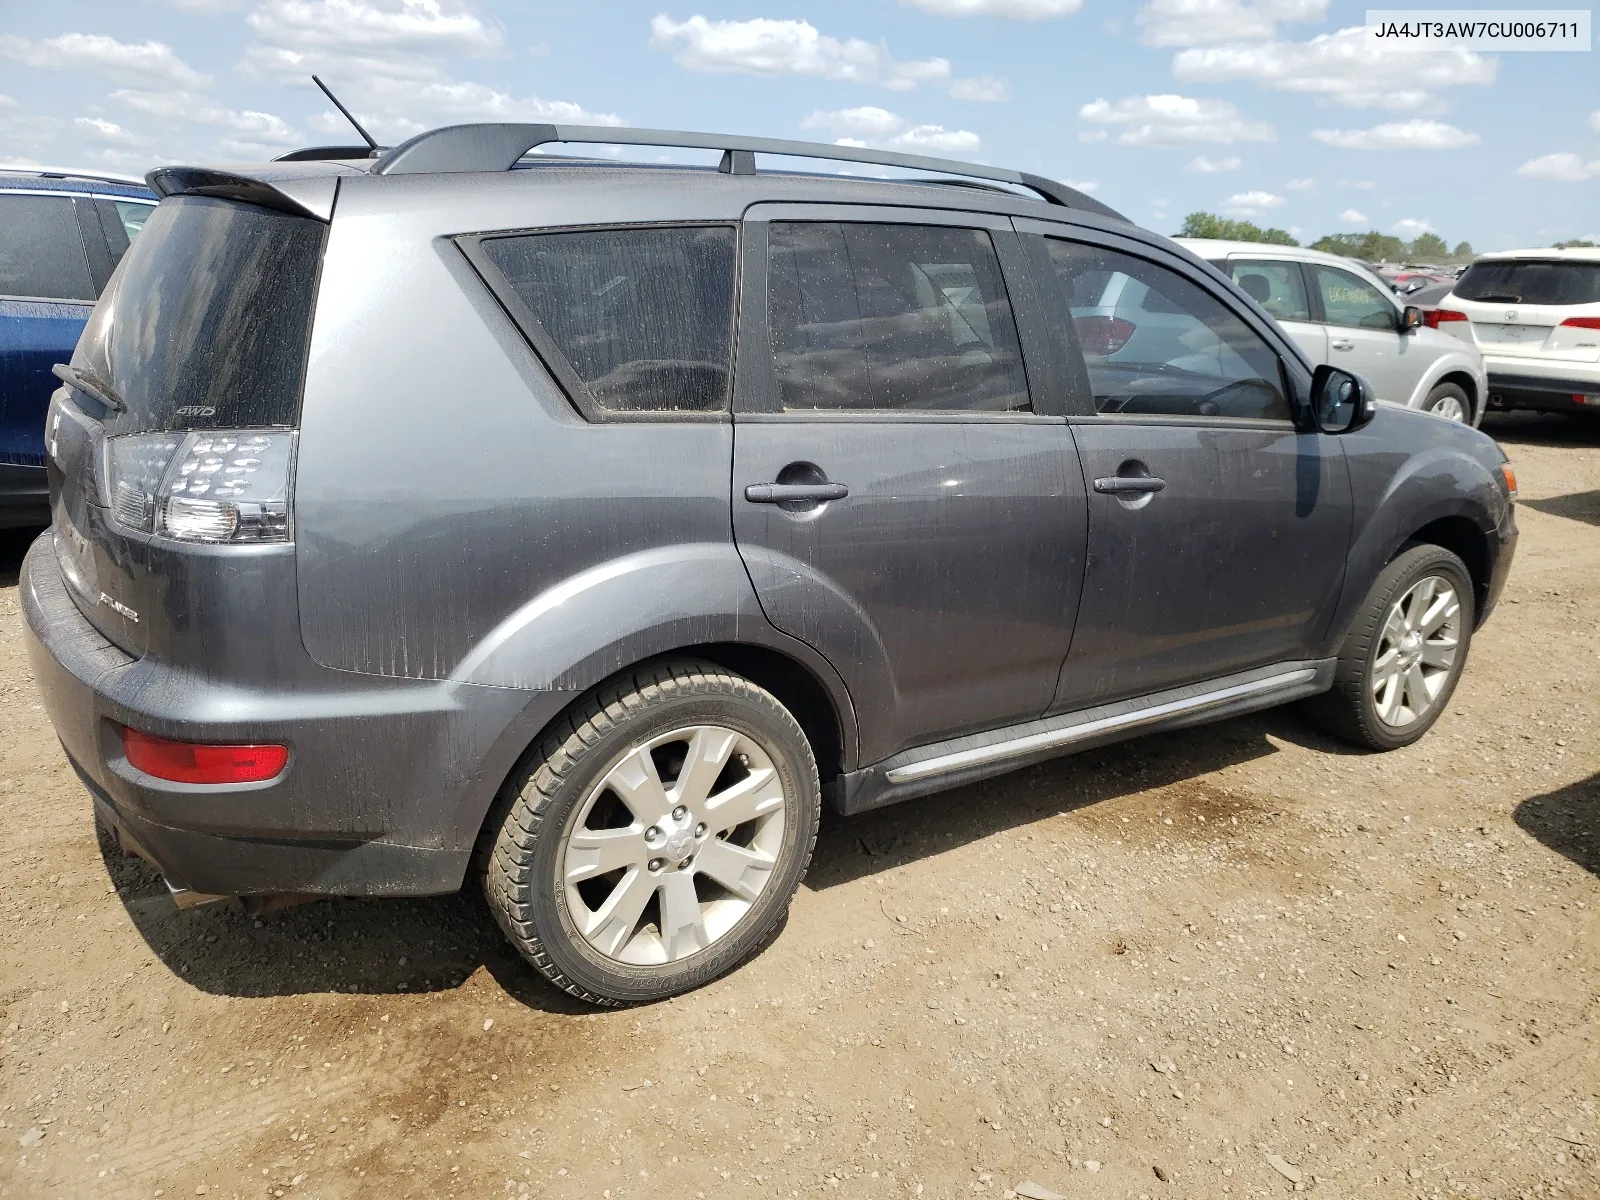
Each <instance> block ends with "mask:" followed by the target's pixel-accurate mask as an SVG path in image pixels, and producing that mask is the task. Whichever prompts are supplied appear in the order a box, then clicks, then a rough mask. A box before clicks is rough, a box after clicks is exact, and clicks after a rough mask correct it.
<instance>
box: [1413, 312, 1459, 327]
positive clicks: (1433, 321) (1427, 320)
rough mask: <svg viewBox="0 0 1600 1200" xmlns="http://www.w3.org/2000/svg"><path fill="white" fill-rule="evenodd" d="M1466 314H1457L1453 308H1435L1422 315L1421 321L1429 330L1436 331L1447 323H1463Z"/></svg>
mask: <svg viewBox="0 0 1600 1200" xmlns="http://www.w3.org/2000/svg"><path fill="white" fill-rule="evenodd" d="M1466 319H1467V314H1466V313H1460V312H1457V311H1456V310H1455V309H1453V308H1436V309H1433V310H1432V311H1431V312H1426V313H1424V314H1423V315H1422V320H1423V323H1424V324H1425V325H1427V327H1428V328H1429V329H1437V328H1439V326H1440V325H1442V324H1444V323H1445V322H1447V321H1465V320H1466Z"/></svg>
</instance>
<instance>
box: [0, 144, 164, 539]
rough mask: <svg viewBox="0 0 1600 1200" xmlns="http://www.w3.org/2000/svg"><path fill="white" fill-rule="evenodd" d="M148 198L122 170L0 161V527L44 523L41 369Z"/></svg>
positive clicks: (91, 296) (140, 218)
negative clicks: (61, 168) (11, 165)
mask: <svg viewBox="0 0 1600 1200" xmlns="http://www.w3.org/2000/svg"><path fill="white" fill-rule="evenodd" d="M155 203H156V197H155V195H154V193H152V192H151V191H150V189H149V188H147V187H145V186H144V185H143V184H142V183H139V182H137V181H136V180H134V179H132V178H131V177H121V178H119V177H117V176H102V175H95V174H89V173H79V172H72V171H57V170H53V169H51V168H48V167H38V168H32V169H29V168H4V169H0V528H8V527H12V526H19V525H47V524H49V523H50V493H49V485H48V483H47V481H46V479H45V465H44V461H45V459H44V455H45V447H44V414H45V409H47V408H48V407H49V405H50V393H51V392H53V391H55V389H56V388H57V387H58V386H60V385H59V383H58V382H57V380H56V379H55V377H54V376H53V375H52V374H51V373H50V368H51V367H52V366H53V365H54V364H55V363H59V362H66V361H67V360H68V359H70V358H71V357H72V348H73V347H74V346H76V345H77V344H78V335H79V334H80V333H82V332H83V326H84V322H86V321H87V320H88V319H89V313H90V311H91V310H92V309H93V307H94V302H95V301H96V300H97V299H98V298H99V296H100V291H101V289H102V288H104V287H105V285H106V281H107V280H108V279H110V278H111V271H112V269H113V268H114V267H115V266H116V265H117V262H118V261H119V260H120V259H121V258H122V256H123V254H124V253H125V252H126V251H127V249H128V246H129V244H130V243H131V242H132V241H133V239H134V238H135V237H136V236H137V235H138V233H139V229H140V227H141V226H143V225H144V221H145V218H146V217H148V216H149V215H150V213H151V212H152V211H153V210H154V206H155Z"/></svg>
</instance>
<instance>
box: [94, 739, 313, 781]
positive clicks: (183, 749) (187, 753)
mask: <svg viewBox="0 0 1600 1200" xmlns="http://www.w3.org/2000/svg"><path fill="white" fill-rule="evenodd" d="M122 751H123V753H124V754H126V755H127V756H128V762H129V763H131V764H132V765H133V766H135V767H137V768H138V769H139V770H141V771H143V772H144V773H145V774H146V775H154V776H155V777H156V778H157V779H170V780H171V781H172V782H173V783H261V782H262V781H264V780H267V779H271V778H273V777H274V776H276V775H277V774H279V773H280V772H281V771H282V770H283V768H284V765H285V764H286V763H287V762H288V761H289V747H287V746H273V745H260V746H258V745H249V746H214V745H207V744H205V743H201V742H174V741H169V740H168V739H166V738H159V737H152V736H150V735H149V734H148V733H140V732H139V731H138V730H137V729H128V728H124V729H123V731H122Z"/></svg>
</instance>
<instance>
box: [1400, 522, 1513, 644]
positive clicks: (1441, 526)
mask: <svg viewBox="0 0 1600 1200" xmlns="http://www.w3.org/2000/svg"><path fill="white" fill-rule="evenodd" d="M1417 545H1428V546H1438V547H1440V548H1441V549H1444V550H1448V551H1450V553H1451V554H1454V555H1455V556H1456V557H1457V558H1459V559H1460V560H1461V561H1462V563H1463V564H1465V565H1466V568H1467V574H1468V575H1470V576H1471V577H1472V599H1473V605H1472V611H1473V618H1474V623H1475V625H1476V624H1481V623H1482V621H1483V615H1484V613H1485V610H1486V609H1487V607H1488V599H1489V584H1490V579H1491V577H1492V575H1493V571H1494V564H1493V562H1492V561H1491V559H1490V553H1489V535H1488V534H1487V533H1486V532H1484V530H1483V529H1481V528H1479V526H1478V524H1477V522H1475V521H1473V520H1472V519H1471V518H1470V517H1466V516H1462V515H1460V514H1456V515H1453V516H1448V517H1440V518H1438V519H1437V520H1434V521H1430V522H1428V524H1426V525H1424V526H1422V527H1421V528H1420V529H1418V530H1416V531H1415V532H1413V533H1412V534H1411V536H1410V537H1408V538H1406V539H1405V540H1404V541H1402V542H1401V543H1400V545H1399V546H1397V547H1396V548H1395V550H1394V553H1393V554H1391V555H1390V556H1389V561H1390V562H1393V561H1394V559H1395V558H1396V557H1397V556H1398V555H1400V554H1402V553H1404V552H1405V550H1406V549H1407V548H1408V547H1411V546H1417Z"/></svg>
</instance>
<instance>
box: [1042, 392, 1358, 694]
mask: <svg viewBox="0 0 1600 1200" xmlns="http://www.w3.org/2000/svg"><path fill="white" fill-rule="evenodd" d="M1263 425H1264V423H1263ZM1072 432H1073V434H1074V436H1075V437H1076V438H1077V443H1078V453H1079V455H1080V456H1081V457H1082V460H1083V470H1084V474H1085V475H1086V476H1087V477H1088V478H1089V479H1091V480H1097V479H1102V478H1107V477H1112V476H1118V475H1123V474H1125V473H1126V471H1125V469H1122V468H1124V464H1126V463H1129V462H1130V461H1132V462H1137V463H1142V464H1143V466H1144V468H1145V469H1146V470H1147V471H1148V473H1149V474H1150V475H1152V476H1154V477H1155V478H1157V479H1160V480H1162V481H1164V482H1165V484H1166V486H1165V487H1164V488H1163V489H1162V490H1161V491H1159V492H1156V493H1153V494H1147V495H1145V496H1144V497H1143V499H1141V498H1140V496H1139V494H1137V493H1129V494H1127V495H1108V494H1095V495H1092V496H1091V497H1090V501H1089V544H1090V547H1091V551H1090V557H1089V564H1088V569H1087V573H1086V576H1085V579H1084V592H1083V600H1082V603H1081V604H1080V606H1079V612H1078V622H1077V628H1076V632H1075V634H1074V637H1073V643H1072V652H1071V654H1070V655H1069V656H1068V659H1067V663H1066V666H1065V668H1064V669H1063V671H1062V675H1061V684H1060V687H1059V689H1058V691H1057V694H1056V699H1055V704H1054V705H1053V707H1054V708H1055V709H1058V710H1067V709H1073V708H1084V707H1088V706H1090V705H1094V704H1103V703H1108V702H1111V701H1114V700H1120V699H1124V698H1126V697H1129V696H1135V695H1142V694H1145V693H1148V692H1154V691H1158V690H1159V689H1161V688H1164V687H1173V686H1177V685H1180V684H1184V683H1189V682H1194V681H1197V680H1202V679H1209V678H1214V677H1216V676H1219V675H1225V674H1228V673H1229V672H1231V671H1242V670H1247V669H1249V668H1250V667H1256V666H1263V665H1266V664H1268V663H1273V662H1281V661H1285V660H1289V659H1301V658H1309V657H1311V656H1312V655H1313V654H1314V653H1315V651H1316V647H1317V643H1318V641H1319V639H1320V638H1321V637H1322V635H1323V633H1324V631H1325V629H1326V626H1327V621H1328V619H1329V617H1330V616H1331V614H1332V611H1333V607H1334V604H1335V603H1336V602H1337V600H1338V596H1339V585H1340V581H1341V579H1342V578H1343V566H1344V560H1345V551H1346V547H1347V546H1348V544H1349V537H1350V485H1349V481H1348V478H1347V475H1346V471H1345V465H1344V459H1343V455H1342V453H1341V451H1340V448H1339V446H1338V445H1337V443H1336V442H1335V441H1334V439H1332V438H1329V437H1326V436H1324V435H1320V434H1314V433H1296V432H1295V431H1293V430H1292V429H1290V428H1287V427H1280V428H1268V427H1263V426H1262V425H1253V424H1252V425H1245V424H1229V423H1224V422H1220V421H1219V422H1207V423H1200V422H1192V423H1183V424H1170V425H1160V424H1149V423H1135V422H1131V421H1129V422H1120V421H1114V420H1109V419H1106V418H1100V419H1098V420H1089V421H1081V422H1075V423H1074V424H1073V425H1072Z"/></svg>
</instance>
